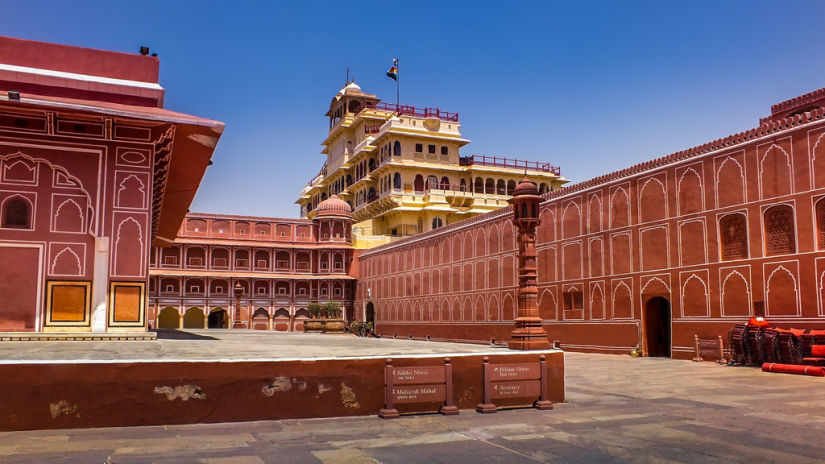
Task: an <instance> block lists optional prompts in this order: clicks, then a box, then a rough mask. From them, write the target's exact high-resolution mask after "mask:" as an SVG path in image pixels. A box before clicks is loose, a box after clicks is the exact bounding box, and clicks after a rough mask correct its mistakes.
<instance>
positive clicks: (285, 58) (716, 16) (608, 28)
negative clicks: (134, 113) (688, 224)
mask: <svg viewBox="0 0 825 464" xmlns="http://www.w3.org/2000/svg"><path fill="white" fill-rule="evenodd" d="M824 26H825V2H823V1H809V2H800V1H786V0H783V1H685V2H681V3H680V2H675V1H653V2H638V1H633V2H630V1H627V2H623V1H618V0H616V1H609V2H608V1H605V2H592V3H589V2H579V1H565V2H535V3H531V2H514V1H507V2H505V1H496V2H483V1H467V2H458V1H433V2H427V1H419V2H399V1H388V0H385V1H380V2H345V1H337V2H300V1H289V2H259V3H253V2H246V1H235V2H229V1H221V2H217V1H215V2H208V1H197V2H195V1H191V2H184V1H139V2H127V1H102V2H89V1H71V2H69V1H57V2H51V1H49V2H47V1H38V0H30V1H8V0H7V1H4V2H2V4H0V34H3V35H10V36H15V37H22V38H30V39H37V40H43V41H51V42H60V43H65V44H71V45H79V46H86V47H93V48H102V49H109V50H120V51H127V52H137V50H138V47H139V45H147V46H149V47H151V49H152V51H153V52H157V53H158V54H159V56H160V59H161V84H162V85H163V86H164V87H165V88H166V90H167V96H166V108H169V109H172V110H175V111H181V112H185V113H191V114H194V115H198V116H203V117H209V118H214V119H219V120H222V121H224V122H226V124H227V128H226V131H225V132H224V135H223V137H222V138H221V141H220V143H219V145H218V148H217V151H216V153H215V156H214V161H215V165H214V166H212V167H210V168H209V170H208V171H207V174H206V177H205V179H204V182H203V184H202V185H201V188H200V190H199V192H198V195H197V197H196V199H195V202H194V204H193V206H192V210H193V211H206V212H222V213H237V214H253V215H272V216H284V217H296V216H297V214H298V207H297V205H294V204H293V202H294V201H295V199H296V198H297V194H298V192H299V190H300V189H301V187H302V186H303V185H304V184H305V183H306V182H307V181H308V180H309V179H310V178H311V177H312V176H313V175H314V174H315V173H316V172H317V171H318V169H319V167H320V166H321V164H322V162H323V159H324V157H323V155H321V154H320V149H321V147H320V142H321V141H322V140H323V139H324V137H325V135H326V131H327V129H328V123H327V121H326V119H325V118H324V116H323V114H324V112H325V111H326V109H327V108H328V105H329V101H330V99H331V98H332V97H333V96H334V95H335V93H336V92H337V91H338V89H339V88H340V87H341V86H342V85H343V84H344V80H345V69H346V68H347V67H349V68H350V69H351V70H352V74H353V76H354V77H355V79H356V81H357V82H358V84H359V85H361V87H362V88H363V89H364V90H365V91H368V92H372V93H376V94H378V96H379V97H382V98H384V99H386V100H390V101H391V100H393V99H394V98H395V97H394V95H395V89H394V86H393V82H392V81H391V80H389V79H388V78H386V77H385V76H384V72H385V71H386V69H387V68H388V66H389V65H390V64H391V59H392V58H393V57H398V58H399V59H400V60H401V61H400V68H401V69H400V72H401V76H402V78H401V79H402V89H401V92H402V103H408V104H414V105H418V106H438V107H441V108H442V109H446V110H448V111H457V112H459V113H460V115H461V122H462V125H463V133H464V135H465V136H466V137H468V138H469V139H471V140H472V143H471V144H469V145H468V146H466V147H465V150H464V153H465V154H472V153H477V154H496V155H499V156H501V155H507V156H510V157H517V158H522V159H529V160H542V161H549V162H552V163H554V164H557V165H560V166H561V168H562V174H563V175H564V176H565V177H567V178H568V179H570V180H572V181H574V182H575V181H582V180H586V179H588V178H590V177H594V176H597V175H600V174H603V173H606V172H609V171H614V170H617V169H621V168H623V167H626V166H629V165H631V164H634V163H638V162H641V161H644V160H647V159H650V158H653V157H658V156H662V155H666V154H669V153H672V152H674V151H678V150H681V149H685V148H688V147H691V146H694V145H699V144H701V143H704V142H707V141H710V140H713V139H715V138H719V137H723V136H726V135H729V134H731V133H734V132H738V131H741V130H744V129H748V128H751V127H755V126H756V124H757V120H758V118H759V117H760V116H764V115H766V114H767V113H768V112H769V110H770V105H771V104H773V103H776V102H778V101H781V100H784V99H787V98H790V97H793V96H796V95H799V94H802V93H806V92H809V91H811V90H814V89H817V88H820V87H825V49H823V46H822V44H823V41H822V32H823V30H825V27H824Z"/></svg>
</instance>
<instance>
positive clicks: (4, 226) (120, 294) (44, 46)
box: [0, 37, 224, 332]
mask: <svg viewBox="0 0 825 464" xmlns="http://www.w3.org/2000/svg"><path fill="white" fill-rule="evenodd" d="M0 51H2V53H0V331H45V332H49V331H51V332H58V331H63V332H91V331H95V332H104V331H113V332H117V331H145V330H146V298H147V285H148V281H149V280H148V279H149V275H148V270H149V256H150V253H149V251H150V248H151V246H152V245H153V244H154V245H163V244H166V243H170V242H171V241H172V239H173V238H174V236H175V233H176V232H177V230H178V227H179V226H180V224H181V221H182V220H183V217H184V215H185V213H186V210H187V208H188V207H189V205H190V203H191V201H192V198H193V197H194V194H195V191H196V190H197V187H198V184H199V183H200V180H201V177H202V176H203V173H204V171H205V169H206V167H207V164H208V163H209V160H210V158H211V156H212V153H213V150H214V148H215V145H216V144H217V142H218V139H219V137H220V135H221V133H222V131H223V128H224V125H223V123H220V122H218V121H212V120H208V119H202V118H197V117H194V116H189V115H185V114H181V113H175V112H172V111H168V110H165V109H163V98H164V89H163V87H161V86H160V85H159V84H158V69H159V61H158V59H157V58H156V57H153V56H148V52H147V53H142V54H140V55H139V54H128V53H116V52H108V51H100V50H91V49H86V48H80V47H71V46H66V45H56V44H48V43H42V42H35V41H30V40H20V39H14V38H8V37H0ZM170 185H174V188H173V189H169V188H167V187H168V186H170Z"/></svg>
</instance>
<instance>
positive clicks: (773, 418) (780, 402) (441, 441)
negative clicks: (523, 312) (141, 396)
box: [0, 342, 825, 464]
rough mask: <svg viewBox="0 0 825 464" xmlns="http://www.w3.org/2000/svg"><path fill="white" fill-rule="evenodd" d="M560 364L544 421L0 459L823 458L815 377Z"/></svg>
mask: <svg viewBox="0 0 825 464" xmlns="http://www.w3.org/2000/svg"><path fill="white" fill-rule="evenodd" d="M37 343H39V342H37ZM128 343H131V342H128ZM419 343H421V342H419ZM485 349H489V348H485ZM566 358H567V361H566V372H567V400H568V402H567V403H565V404H558V405H556V408H555V409H554V410H552V411H536V410H510V411H500V412H498V413H497V414H491V415H484V416H482V415H480V414H477V413H476V412H474V411H471V410H462V411H461V414H460V415H458V416H448V417H444V416H439V415H426V416H409V417H402V418H400V419H396V420H391V421H382V420H380V419H378V418H376V417H375V416H369V417H357V418H338V419H305V420H283V421H264V422H246V423H223V424H196V425H176V426H152V427H126V428H105V429H74V430H49V431H34V432H8V433H0V462H2V463H6V462H9V463H12V462H14V463H17V462H23V463H41V462H49V463H64V462H82V463H150V462H151V463H175V464H179V463H189V462H192V463H238V464H252V463H255V464H260V463H305V462H315V463H319V462H320V463H329V464H333V463H348V464H350V463H352V464H357V463H405V464H407V463H430V462H439V463H463V462H471V463H492V462H498V463H500V462H519V463H521V462H527V463H531V462H552V463H621V462H639V463H673V462H688V463H800V464H804V463H821V462H823V457H825V440H823V439H822V437H823V436H825V378H821V377H805V376H794V375H786V374H768V373H762V372H761V371H760V370H759V369H756V368H745V367H726V366H719V365H717V364H713V363H709V362H704V363H694V362H691V361H674V360H668V359H655V358H641V359H640V358H631V357H629V356H618V355H597V354H583V353H567V354H566Z"/></svg>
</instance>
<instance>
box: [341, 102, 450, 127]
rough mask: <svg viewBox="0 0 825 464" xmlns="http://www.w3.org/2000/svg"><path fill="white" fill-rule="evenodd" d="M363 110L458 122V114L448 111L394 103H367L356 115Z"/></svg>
mask: <svg viewBox="0 0 825 464" xmlns="http://www.w3.org/2000/svg"><path fill="white" fill-rule="evenodd" d="M364 109H376V110H384V111H392V112H394V113H398V114H399V115H407V116H413V117H416V118H438V119H440V120H442V121H451V122H458V113H452V112H449V111H442V110H441V109H439V108H418V107H415V106H412V105H396V104H395V103H385V102H378V103H367V104H366V105H365V106H362V107H360V108H359V109H358V112H357V113H356V114H358V113H360V112H361V111H363V110H364Z"/></svg>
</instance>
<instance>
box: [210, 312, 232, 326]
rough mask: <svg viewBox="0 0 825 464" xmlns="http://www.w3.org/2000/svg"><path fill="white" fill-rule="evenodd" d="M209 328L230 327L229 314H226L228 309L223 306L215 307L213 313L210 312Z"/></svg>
mask: <svg viewBox="0 0 825 464" xmlns="http://www.w3.org/2000/svg"><path fill="white" fill-rule="evenodd" d="M209 328H210V329H228V328H229V315H228V314H226V310H225V309H223V308H217V309H213V310H212V312H211V313H209Z"/></svg>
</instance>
